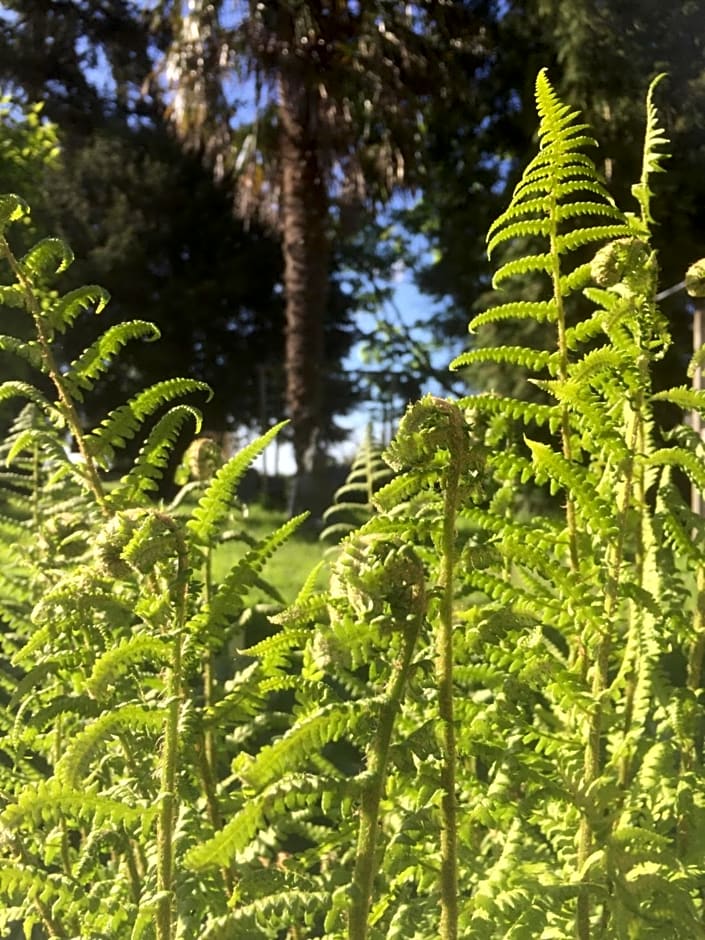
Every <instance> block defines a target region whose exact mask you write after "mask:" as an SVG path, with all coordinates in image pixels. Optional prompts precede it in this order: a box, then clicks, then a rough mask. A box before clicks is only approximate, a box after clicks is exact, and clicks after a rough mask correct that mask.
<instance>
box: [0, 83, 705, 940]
mask: <svg viewBox="0 0 705 940" xmlns="http://www.w3.org/2000/svg"><path fill="white" fill-rule="evenodd" d="M536 97H537V105H538V111H539V116H540V119H541V125H540V129H539V145H540V146H539V152H538V154H537V156H536V157H535V158H534V160H533V161H532V162H531V163H530V165H529V166H528V167H527V169H526V171H525V173H524V176H523V178H522V180H521V182H520V183H519V184H518V186H517V188H516V190H515V192H514V196H513V199H512V203H511V205H510V206H509V207H508V209H507V210H506V212H505V213H504V214H503V215H502V216H501V217H500V218H499V219H498V220H497V222H496V223H495V224H494V226H493V227H492V229H491V231H490V235H489V249H490V251H491V252H494V251H495V250H497V249H500V250H502V249H504V248H505V247H507V246H508V245H509V246H510V248H511V252H510V253H509V254H508V255H506V256H504V260H503V263H502V264H501V266H500V267H499V269H498V271H497V274H496V276H495V285H496V286H497V287H499V286H501V285H502V284H503V283H504V282H505V281H509V280H510V279H512V278H514V277H522V276H526V275H532V276H535V277H539V278H542V279H543V280H544V282H545V288H546V290H545V295H544V299H542V300H540V301H536V302H515V301H512V302H508V303H505V304H501V305H499V306H496V307H493V308H491V309H490V310H488V311H487V312H485V313H483V314H481V315H480V316H478V317H477V318H476V319H475V321H474V322H473V324H471V326H472V329H477V330H481V328H482V326H483V324H485V323H488V322H491V321H493V320H497V319H504V318H514V317H519V318H528V319H531V320H535V321H537V322H541V323H544V324H546V323H548V324H551V325H552V326H553V328H554V333H555V344H554V346H553V347H552V348H550V349H529V348H524V347H506V346H505V347H502V348H496V349H495V348H478V349H476V350H474V351H471V352H469V353H467V354H465V355H464V356H461V357H460V358H459V359H458V360H457V362H456V364H455V365H456V367H458V368H460V367H463V366H464V365H467V364H469V363H471V362H473V361H476V360H477V359H478V358H481V357H484V358H491V359H493V360H496V361H498V362H502V363H506V364H507V365H512V364H516V365H518V366H521V367H522V368H524V369H528V370H529V371H530V372H531V374H532V375H533V379H532V381H533V382H535V383H536V384H537V385H538V386H539V388H540V389H542V390H543V392H544V393H545V395H546V399H545V402H544V403H537V402H535V401H534V402H532V403H527V402H525V401H520V400H515V399H511V398H503V397H501V396H498V395H494V394H489V393H488V394H479V395H476V396H472V397H468V398H467V399H464V400H462V401H459V402H452V401H448V400H444V399H438V398H433V397H427V398H424V399H422V400H421V401H420V402H417V403H415V404H414V405H412V406H411V407H410V408H409V410H408V412H407V414H406V416H405V417H404V419H403V420H402V422H401V424H400V427H399V430H398V433H397V435H396V437H395V439H394V441H393V442H392V444H391V445H390V447H389V448H388V449H387V451H386V452H385V454H384V459H385V462H386V468H383V467H382V464H381V460H380V453H379V450H378V449H376V448H375V447H374V445H373V442H371V441H368V442H367V444H366V448H365V449H363V453H362V454H361V456H360V459H359V461H358V463H357V464H356V467H355V468H354V470H353V474H352V476H351V479H350V480H349V482H348V484H347V486H346V487H345V488H344V489H343V491H342V492H341V494H340V496H339V499H338V501H337V504H336V506H334V507H332V509H331V513H330V516H329V520H328V521H329V522H330V524H331V526H333V525H334V524H335V525H340V526H342V527H343V529H344V530H345V533H346V535H345V538H344V540H343V541H342V542H341V543H340V545H339V547H338V548H337V550H336V551H335V552H334V555H333V560H332V561H331V570H330V576H329V577H328V578H327V580H326V582H325V589H324V590H321V589H320V586H319V584H320V583H319V582H318V581H317V579H319V578H320V577H321V572H320V570H314V571H313V572H312V574H311V576H310V577H309V578H308V579H307V580H306V581H305V583H303V585H302V587H301V590H300V592H299V594H298V596H297V598H296V599H295V600H294V602H293V603H291V604H288V605H287V604H285V603H284V600H283V598H282V597H281V596H280V595H279V593H278V591H277V590H276V589H274V588H272V587H271V586H270V585H269V584H268V583H267V581H266V580H265V575H266V569H265V565H266V563H267V561H268V559H269V558H270V557H271V556H272V555H273V554H274V553H275V552H276V551H277V549H278V548H279V547H280V545H281V544H282V543H283V542H284V541H285V540H286V539H287V537H288V536H289V535H290V534H291V533H292V532H293V531H294V530H295V528H296V526H297V525H298V524H299V522H300V521H301V519H300V518H297V519H292V520H290V521H288V522H286V523H285V524H284V525H282V526H280V527H279V528H277V529H276V530H275V531H274V532H272V533H270V534H266V535H264V536H263V537H262V536H259V537H253V536H252V534H251V533H248V531H247V520H246V519H245V518H243V517H242V515H241V514H238V509H237V505H236V502H235V494H236V490H237V485H238V482H239V480H240V479H241V477H242V475H243V473H244V472H245V470H246V469H247V467H248V466H249V465H250V463H251V461H252V460H253V459H254V457H255V456H256V455H257V454H258V453H259V452H260V451H261V449H262V448H263V447H265V446H266V445H267V443H268V442H269V441H270V440H271V439H272V438H273V437H274V435H275V434H276V433H277V430H278V428H272V429H271V430H269V431H268V432H267V433H266V434H265V435H264V436H263V437H262V438H260V439H259V440H258V441H256V442H254V443H253V444H251V445H250V446H249V447H247V448H245V449H244V450H243V451H242V452H241V453H240V454H238V455H237V456H235V457H234V458H232V459H231V460H230V461H228V462H223V461H222V460H221V459H220V456H219V454H218V453H217V451H216V450H214V448H213V445H212V444H211V443H209V442H207V441H204V440H202V439H197V440H196V442H195V443H194V444H193V445H191V447H190V448H189V449H188V451H187V453H186V457H185V459H184V463H183V468H182V470H181V471H180V480H181V483H182V485H183V490H182V491H181V492H180V494H179V495H178V496H177V499H176V500H175V503H174V505H171V506H168V505H163V504H161V503H159V502H157V501H155V500H154V498H153V495H154V491H155V488H156V482H157V481H158V480H159V478H160V476H161V475H162V474H163V473H164V471H165V468H166V466H167V462H168V458H169V456H170V454H171V452H172V450H173V449H174V447H176V446H177V445H178V443H179V442H180V441H182V433H185V428H186V427H187V426H189V425H192V426H193V425H195V427H196V431H197V432H198V427H199V423H200V421H199V415H198V410H197V407H196V406H195V405H194V404H193V403H192V401H193V400H194V397H196V398H197V396H198V395H202V394H204V393H205V394H208V390H207V389H205V388H204V387H203V386H202V385H201V384H200V383H198V382H194V381H192V380H189V379H180V380H169V381H166V382H162V383H158V384H157V385H155V386H152V387H150V388H148V389H145V390H144V391H142V392H140V393H139V394H138V395H136V396H135V397H134V398H132V399H131V400H130V401H128V402H126V403H125V404H124V405H122V406H120V407H119V408H117V409H115V410H114V411H113V412H111V413H110V414H108V415H106V416H105V418H104V419H103V420H102V422H101V423H100V424H99V425H98V426H97V427H94V428H88V429H86V428H84V427H83V426H82V422H81V417H80V416H81V403H82V401H83V400H84V398H85V396H86V395H90V394H91V389H92V388H93V386H94V384H95V383H96V382H98V381H100V377H101V375H102V374H104V373H105V371H106V370H107V369H109V368H114V367H115V366H116V364H117V363H119V351H120V348H121V347H122V346H123V345H124V344H125V343H126V342H128V341H133V340H140V339H152V338H154V337H155V332H156V331H155V329H154V327H152V326H150V325H149V324H146V323H143V322H140V321H137V322H133V323H126V324H120V325H119V326H115V327H111V328H110V329H108V330H107V331H106V332H105V333H104V334H103V336H102V337H101V338H100V339H98V340H97V341H96V342H95V343H94V344H93V345H92V346H91V347H89V348H88V349H87V350H86V351H85V352H84V353H83V354H82V355H81V356H80V357H79V358H78V359H77V360H76V361H74V362H72V363H65V362H63V361H62V358H61V351H60V350H61V336H62V334H63V333H64V332H65V331H66V330H69V329H73V328H80V319H79V318H80V316H82V315H86V313H88V312H91V311H93V312H99V310H100V307H101V306H102V305H103V304H104V303H105V301H106V298H105V296H104V294H103V292H102V291H101V290H100V289H99V288H96V287H86V288H83V289H81V290H78V291H73V292H71V293H69V294H67V295H64V296H61V295H58V294H56V292H52V289H51V288H52V287H53V280H54V275H55V274H56V273H57V272H60V270H61V269H62V268H64V267H66V266H67V265H68V264H69V263H70V261H71V256H70V252H69V250H68V249H67V248H66V246H64V245H63V244H62V243H60V242H59V241H57V240H55V239H47V240H45V241H43V242H41V243H40V244H39V245H37V246H36V247H35V248H34V249H33V250H32V251H30V252H29V253H28V254H27V255H25V256H24V257H22V258H20V259H17V258H16V257H15V256H14V255H13V253H12V250H11V248H10V244H9V242H8V240H7V239H8V235H9V236H10V237H11V231H10V230H11V226H12V224H14V223H15V222H18V221H19V220H20V219H21V218H23V217H24V216H25V214H26V212H27V207H26V206H25V205H24V204H23V203H22V201H21V200H20V199H19V198H18V197H15V196H5V197H2V198H0V231H1V232H2V235H1V237H0V254H2V256H3V258H4V262H5V270H6V272H7V273H8V277H7V279H6V286H4V287H2V288H0V301H1V302H2V303H3V304H4V305H6V306H13V307H17V308H18V309H21V310H24V311H25V313H26V315H27V321H28V323H29V324H30V325H31V327H32V330H33V335H32V338H31V339H30V340H20V339H18V338H14V337H10V336H1V337H0V348H2V349H4V350H8V351H10V352H13V353H15V354H16V355H17V356H19V357H21V358H22V359H23V360H24V361H25V362H26V363H28V364H29V365H30V366H31V367H32V368H33V369H34V370H35V371H36V372H37V375H38V378H37V382H36V383H35V384H32V385H30V384H28V383H22V382H16V381H11V382H5V383H4V384H3V385H1V386H0V398H2V399H8V398H12V397H19V398H24V399H26V400H27V402H28V404H27V405H26V407H24V408H23V410H22V411H21V412H20V414H19V416H18V418H17V421H16V423H15V425H14V427H13V429H12V431H11V433H10V434H9V435H8V437H7V438H6V440H5V442H4V444H3V446H2V456H3V457H4V459H5V460H4V463H5V468H6V469H4V470H3V472H2V475H1V476H0V486H1V487H2V491H1V493H0V500H1V506H2V508H1V516H0V557H1V559H2V564H1V565H0V616H1V617H2V623H3V630H2V634H1V636H0V735H1V737H0V799H1V800H2V804H1V807H0V925H1V926H2V929H3V930H4V931H5V935H11V932H12V931H14V932H15V934H16V935H18V936H20V935H21V932H23V933H24V935H25V936H27V937H30V936H33V937H62V938H69V937H81V938H83V937H85V938H90V937H96V938H98V937H102V938H121V937H125V938H135V940H136V938H139V937H156V938H158V940H175V938H177V937H178V938H204V940H205V938H218V937H223V938H226V937H227V938H232V937H237V938H241V940H247V938H249V937H253V938H254V937H265V938H266V937H271V938H285V937H286V938H291V940H303V938H330V940H333V938H343V937H347V938H350V940H365V938H370V940H373V938H404V940H416V938H418V940H434V938H437V937H441V938H443V940H451V938H456V937H462V938H467V940H470V938H478V940H489V938H505V937H507V938H509V937H511V938H526V940H534V938H552V937H553V938H567V937H577V938H579V940H588V938H599V937H604V938H625V940H627V938H637V937H638V938H651V937H652V938H654V940H656V938H664V937H666V936H668V937H673V938H678V937H681V938H684V940H685V938H688V940H691V938H697V937H705V909H704V908H705V900H704V896H703V890H704V886H705V862H704V861H703V855H702V845H703V844H704V840H705V796H704V795H703V794H704V793H705V780H704V779H703V735H704V734H705V723H704V721H703V718H704V715H703V691H702V679H703V677H702V665H703V654H704V653H705V623H704V622H703V619H704V617H705V554H704V552H703V544H704V542H703V536H704V535H705V531H704V528H705V523H704V522H703V520H702V519H701V518H700V517H698V516H696V515H695V514H693V513H692V512H691V510H690V508H689V506H688V505H687V503H686V502H685V501H684V499H683V497H682V495H681V489H682V486H681V487H679V486H678V485H677V483H679V482H681V483H682V481H683V480H689V481H692V483H693V484H694V485H696V486H697V487H699V488H702V487H703V485H704V484H705V461H704V460H703V453H702V444H701V442H700V439H699V438H698V437H697V435H695V433H694V432H691V431H690V430H689V429H688V428H687V427H681V428H679V429H677V430H676V431H674V432H670V433H668V434H666V433H664V432H662V431H660V430H659V429H658V427H657V426H656V423H655V420H654V415H653V407H654V403H655V402H656V401H667V402H670V403H672V404H673V405H675V406H677V407H680V408H683V409H697V410H700V411H705V395H704V394H703V393H702V392H697V391H693V390H691V389H690V388H689V387H686V386H685V385H684V386H683V387H680V388H676V389H672V390H670V391H668V392H658V393H656V392H654V389H653V387H652V367H653V364H654V363H655V362H657V361H658V360H659V358H660V357H661V356H662V355H663V352H664V350H665V349H666V347H667V345H668V343H669V337H668V325H667V323H666V322H665V320H664V319H663V317H662V316H661V314H660V312H659V310H658V306H657V303H656V301H655V296H656V293H657V284H658V265H657V259H656V258H655V256H654V253H653V252H652V250H651V248H650V244H649V238H650V227H651V225H652V219H651V207H650V200H651V195H652V194H651V185H652V178H653V176H654V174H655V173H656V172H657V171H659V170H660V169H661V163H662V157H663V151H664V147H665V145H666V141H665V139H664V136H663V133H662V131H661V130H660V128H659V126H658V121H657V115H656V112H655V109H654V107H653V104H652V100H651V94H650V96H649V99H648V102H647V131H646V141H645V148H644V164H643V172H642V176H641V178H640V180H639V181H638V182H637V183H636V184H635V186H634V190H633V191H634V196H635V199H636V202H635V207H634V209H635V211H634V212H631V213H629V212H624V211H622V210H621V209H620V208H619V207H617V206H616V205H615V204H614V202H613V200H612V198H611V197H610V195H609V193H608V192H607V190H606V189H605V186H604V183H603V181H602V180H601V179H600V177H599V174H598V173H597V171H596V169H595V166H594V164H593V163H592V161H591V159H590V158H589V156H588V155H587V153H586V151H587V150H589V148H590V147H592V146H593V141H592V140H591V139H590V137H589V136H588V132H587V128H585V127H584V125H582V124H580V123H579V120H578V115H576V114H574V113H572V112H571V111H569V109H568V108H566V107H565V106H564V105H562V104H561V103H560V101H558V99H557V98H556V96H555V94H554V92H553V90H552V88H551V86H550V84H549V82H548V79H547V78H546V75H545V74H544V73H541V74H540V75H539V77H538V80H537V86H536ZM698 270H699V269H698V268H697V266H696V268H695V269H693V271H692V272H691V274H690V276H689V282H688V283H689V286H690V287H691V288H693V290H694V291H697V290H699V289H700V287H701V286H702V285H701V281H702V280H705V278H701V277H700V276H699V274H698ZM576 296H580V297H581V298H582V300H583V303H584V304H585V303H587V304H589V305H590V311H589V312H588V313H587V315H582V316H581V317H580V318H579V319H576V316H575V314H574V313H573V305H572V301H573V299H574V298H575V297H576ZM700 359H701V352H698V353H697V354H696V358H695V360H694V362H693V368H698V367H699V363H700ZM135 439H139V440H141V444H140V446H139V451H138V453H137V456H136V458H135V459H134V461H133V464H132V466H131V468H130V469H129V470H128V471H127V472H125V473H124V474H123V475H122V477H121V478H120V480H119V482H118V483H117V484H116V485H111V486H110V487H106V484H105V480H106V474H107V473H108V471H109V470H110V468H111V466H112V465H113V462H114V460H115V455H116V453H117V452H118V451H119V450H120V449H122V448H124V447H125V446H126V445H127V444H128V443H129V442H133V441H134V440H135ZM69 452H72V453H73V455H74V456H73V457H70V456H69ZM536 487H544V488H547V489H548V490H550V492H551V493H552V494H554V495H555V496H556V497H557V499H556V500H555V501H554V504H553V508H552V509H551V510H550V511H546V512H545V513H540V512H536V513H534V514H533V515H532V516H531V517H530V518H526V517H525V515H522V514H521V513H520V512H519V511H518V507H519V506H521V505H525V504H526V503H525V495H526V494H527V493H528V492H530V491H531V490H534V489H535V488H536ZM544 505H546V503H545V501H544ZM557 507H560V508H557ZM346 514H347V515H346ZM341 531H342V529H336V530H333V531H332V533H329V534H332V535H333V536H336V535H338V534H340V532H341ZM234 538H238V539H240V541H241V542H242V543H243V548H242V549H241V550H240V552H239V554H238V555H237V556H236V560H235V562H234V564H233V565H232V567H231V568H230V570H228V571H226V572H225V573H223V574H220V573H219V574H218V576H217V577H214V569H213V561H214V557H215V556H216V555H217V553H218V552H222V545H223V543H225V542H228V541H232V540H233V539H234ZM221 557H222V556H221Z"/></svg>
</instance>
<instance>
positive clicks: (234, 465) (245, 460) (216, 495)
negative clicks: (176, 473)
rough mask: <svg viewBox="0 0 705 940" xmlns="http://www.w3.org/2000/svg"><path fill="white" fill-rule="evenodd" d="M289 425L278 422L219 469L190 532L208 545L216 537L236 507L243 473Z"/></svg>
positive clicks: (201, 501)
mask: <svg viewBox="0 0 705 940" xmlns="http://www.w3.org/2000/svg"><path fill="white" fill-rule="evenodd" d="M286 424H287V422H286V421H280V422H279V424H275V425H274V426H273V427H271V428H270V429H269V430H268V431H266V432H265V433H264V434H262V435H261V436H260V437H258V438H257V439H256V440H254V441H252V442H251V443H250V444H248V445H247V446H246V447H243V449H242V450H241V451H240V452H239V453H237V454H236V455H235V456H234V457H231V459H230V460H229V461H228V462H227V463H226V464H225V465H224V466H223V467H221V468H220V470H218V472H217V473H216V475H215V476H214V477H213V479H212V480H211V482H210V483H209V485H208V489H207V490H206V492H205V493H204V494H203V496H202V497H201V498H200V500H199V501H198V505H197V506H196V508H195V509H194V511H193V517H192V518H191V519H189V521H188V523H187V525H188V528H189V529H190V531H191V532H192V533H193V535H194V536H195V537H196V538H197V539H198V540H199V541H200V542H202V543H204V544H208V543H210V542H211V541H212V540H213V539H214V538H215V536H216V534H217V531H218V527H219V526H220V524H221V523H222V522H223V520H224V519H225V518H226V516H227V514H228V512H229V511H230V509H231V507H232V504H233V499H234V498H235V493H236V490H237V486H238V484H239V483H240V480H241V479H242V477H243V475H244V474H245V472H246V471H247V469H248V468H249V467H250V465H251V464H252V462H253V461H254V460H255V459H256V458H257V457H258V456H259V455H260V454H261V453H262V451H263V450H264V449H265V447H267V445H268V444H270V443H271V441H273V440H274V438H275V437H276V436H277V434H278V433H279V431H280V430H281V429H282V428H283V427H284V426H285V425H286Z"/></svg>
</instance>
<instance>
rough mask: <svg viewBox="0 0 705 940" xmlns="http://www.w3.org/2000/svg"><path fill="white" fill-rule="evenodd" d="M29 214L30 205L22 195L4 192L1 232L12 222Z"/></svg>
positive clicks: (0, 208) (0, 209)
mask: <svg viewBox="0 0 705 940" xmlns="http://www.w3.org/2000/svg"><path fill="white" fill-rule="evenodd" d="M27 215H29V206H28V205H27V203H26V202H25V201H24V199H22V198H21V197H20V196H16V195H15V194H14V193H4V194H3V195H1V196H0V232H4V231H5V230H6V229H7V227H8V225H9V224H10V223H11V222H18V221H19V220H20V219H22V218H24V217H25V216H27Z"/></svg>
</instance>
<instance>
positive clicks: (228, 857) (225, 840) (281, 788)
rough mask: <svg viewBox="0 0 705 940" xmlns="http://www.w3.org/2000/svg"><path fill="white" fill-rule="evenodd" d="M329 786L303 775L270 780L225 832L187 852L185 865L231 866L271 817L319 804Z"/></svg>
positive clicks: (237, 814)
mask: <svg viewBox="0 0 705 940" xmlns="http://www.w3.org/2000/svg"><path fill="white" fill-rule="evenodd" d="M329 785H330V783H329V782H328V781H326V780H325V778H322V777H319V776H317V775H314V774H303V773H298V774H296V773H290V774H287V775H286V776H285V777H284V779H276V780H270V781H269V782H268V784H267V786H266V787H265V788H264V789H263V790H262V792H261V793H258V794H257V795H256V796H250V797H248V798H247V800H246V801H245V803H244V805H243V806H242V808H241V809H239V810H238V811H237V812H236V813H235V814H234V815H233V816H232V817H231V819H230V820H229V821H228V822H227V824H226V825H225V826H224V827H223V829H221V830H220V831H219V832H216V833H215V835H214V836H212V837H211V838H210V839H208V840H207V841H206V842H202V843H201V844H200V845H198V846H195V847H194V848H193V849H191V850H190V851H189V852H188V854H187V855H186V859H185V863H186V865H187V866H188V867H189V868H196V869H199V868H208V867H212V866H222V865H229V864H230V863H231V862H232V861H233V859H234V858H235V856H236V855H237V854H238V853H239V852H242V851H243V850H244V849H245V848H246V847H247V846H248V845H249V843H250V842H251V841H252V839H253V838H254V836H255V834H256V833H257V832H258V831H259V830H261V829H263V828H264V827H265V825H266V824H267V819H268V816H269V815H270V814H271V815H273V816H280V815H281V813H282V810H283V811H285V812H286V811H291V810H292V809H294V808H297V807H300V806H308V805H314V804H316V803H320V799H321V792H322V791H323V790H324V789H325V788H326V787H327V786H329Z"/></svg>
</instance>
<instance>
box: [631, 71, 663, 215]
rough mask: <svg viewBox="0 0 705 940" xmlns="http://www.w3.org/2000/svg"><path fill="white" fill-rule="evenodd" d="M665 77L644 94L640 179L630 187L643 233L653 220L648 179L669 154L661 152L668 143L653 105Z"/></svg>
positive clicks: (656, 79)
mask: <svg viewBox="0 0 705 940" xmlns="http://www.w3.org/2000/svg"><path fill="white" fill-rule="evenodd" d="M665 77H666V75H665V73H661V74H660V75H657V76H656V78H654V80H653V81H652V82H651V84H650V85H649V90H648V92H647V94H646V133H645V135H644V153H643V158H642V167H641V177H640V179H639V182H638V183H635V184H634V185H633V186H632V195H633V196H634V198H635V199H636V201H637V202H638V203H639V208H640V209H641V223H642V227H643V228H644V230H645V231H647V232H648V230H649V226H650V225H652V224H653V222H654V219H653V218H652V215H651V198H652V196H653V195H654V194H653V192H652V191H651V187H650V185H649V184H650V179H651V176H652V175H653V174H654V173H662V172H663V167H662V166H661V164H662V162H663V161H664V160H665V159H666V158H667V157H668V156H670V154H668V153H665V152H662V150H661V148H662V147H667V146H668V145H669V143H670V141H669V139H668V137H667V136H666V132H665V131H664V130H663V128H662V127H660V126H659V116H658V111H657V110H656V106H655V104H654V92H655V91H656V86H657V85H658V84H659V82H660V81H662V80H663V79H664V78H665Z"/></svg>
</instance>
